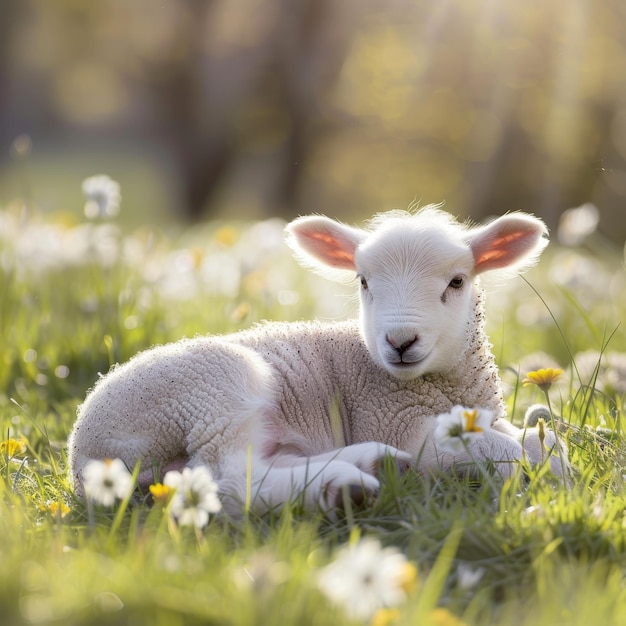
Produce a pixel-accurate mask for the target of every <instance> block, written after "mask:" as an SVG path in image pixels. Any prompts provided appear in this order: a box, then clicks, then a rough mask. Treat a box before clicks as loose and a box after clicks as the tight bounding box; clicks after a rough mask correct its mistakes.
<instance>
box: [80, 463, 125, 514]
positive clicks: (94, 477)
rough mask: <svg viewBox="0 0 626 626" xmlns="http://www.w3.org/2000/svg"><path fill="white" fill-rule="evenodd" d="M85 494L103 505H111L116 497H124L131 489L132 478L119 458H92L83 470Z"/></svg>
mask: <svg viewBox="0 0 626 626" xmlns="http://www.w3.org/2000/svg"><path fill="white" fill-rule="evenodd" d="M83 486H84V488H85V495H86V496H87V497H88V498H89V499H90V500H92V501H93V502H95V503H96V504H102V505H104V506H112V505H113V504H114V503H115V500H116V499H118V498H119V499H120V500H122V499H124V498H126V497H127V496H128V495H130V493H131V492H132V490H133V478H132V476H131V474H130V472H129V471H128V469H127V468H126V466H125V465H124V463H123V462H122V461H121V460H120V459H104V461H97V460H92V461H89V463H87V465H86V466H85V469H84V470H83Z"/></svg>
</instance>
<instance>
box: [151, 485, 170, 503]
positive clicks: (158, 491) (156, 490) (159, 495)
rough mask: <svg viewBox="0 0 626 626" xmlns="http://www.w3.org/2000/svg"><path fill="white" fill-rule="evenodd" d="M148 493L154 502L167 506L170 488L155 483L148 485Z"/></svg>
mask: <svg viewBox="0 0 626 626" xmlns="http://www.w3.org/2000/svg"><path fill="white" fill-rule="evenodd" d="M150 493H151V494H152V497H153V498H154V501H155V502H158V503H159V504H167V503H168V501H169V499H170V496H171V495H172V488H171V487H168V486H167V485H163V484H161V483H156V484H155V485H150Z"/></svg>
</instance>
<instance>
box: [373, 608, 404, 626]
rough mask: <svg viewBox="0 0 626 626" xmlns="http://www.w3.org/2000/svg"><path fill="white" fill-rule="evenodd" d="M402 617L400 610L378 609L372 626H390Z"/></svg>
mask: <svg viewBox="0 0 626 626" xmlns="http://www.w3.org/2000/svg"><path fill="white" fill-rule="evenodd" d="M399 617H400V611H399V610H398V609H386V608H385V609H378V611H376V613H374V616H373V617H372V621H371V626H389V625H390V624H393V623H394V622H395V621H396V620H397V619H398V618H399Z"/></svg>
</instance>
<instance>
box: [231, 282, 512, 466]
mask: <svg viewBox="0 0 626 626" xmlns="http://www.w3.org/2000/svg"><path fill="white" fill-rule="evenodd" d="M465 336H466V343H465V346H463V347H461V349H460V350H459V356H458V360H457V361H456V362H455V363H453V364H451V368H450V370H449V372H447V373H445V374H430V375H426V376H423V377H420V378H417V379H414V380H410V381H402V380H398V379H396V378H394V377H393V376H391V375H390V374H388V373H387V372H386V371H385V370H383V369H382V368H381V367H380V366H378V365H376V364H375V363H374V362H373V360H372V358H371V356H370V355H369V353H368V351H367V348H366V346H365V344H364V341H363V339H362V337H361V334H360V330H359V327H358V324H357V322H356V321H349V322H343V323H334V324H322V323H317V322H307V323H293V324H284V323H267V324H262V325H259V326H257V327H255V328H254V329H252V330H251V331H248V332H244V333H237V334H235V335H230V336H228V337H226V339H228V340H229V341H233V342H235V343H238V344H240V345H244V346H248V347H252V348H254V349H255V351H256V352H257V353H259V354H260V355H261V356H262V357H263V358H264V359H265V360H266V361H267V362H268V363H270V365H271V366H272V368H273V369H274V371H275V373H276V376H275V377H274V378H275V381H276V382H277V384H278V389H277V390H276V391H277V393H276V400H277V406H276V410H275V411H274V412H273V415H269V416H268V423H267V426H268V428H267V432H268V433H269V437H268V441H267V442H266V444H265V450H266V452H267V453H268V454H275V453H290V454H299V455H313V454H319V453H321V452H326V451H328V450H332V449H334V448H337V447H340V446H343V445H349V444H353V443H358V442H365V441H380V442H383V443H386V444H389V445H392V446H395V447H397V448H399V449H401V450H406V451H407V452H414V453H416V454H417V453H419V450H420V448H421V447H422V445H423V442H424V438H425V437H426V435H427V433H428V432H429V431H430V428H431V426H432V421H434V420H429V419H428V418H432V417H434V416H436V415H438V414H439V413H442V412H446V411H448V410H449V409H450V408H451V407H452V406H454V405H455V404H462V405H464V406H469V407H484V408H490V409H492V410H493V411H494V415H495V417H499V416H501V415H502V413H503V406H502V397H501V392H500V380H499V377H498V373H497V369H496V366H495V363H494V359H493V355H492V353H491V350H490V345H489V343H488V341H487V338H486V336H485V332H484V312H483V297H482V294H481V293H477V294H476V296H475V300H474V310H473V315H472V317H471V319H470V321H469V323H468V326H467V329H466V335H465Z"/></svg>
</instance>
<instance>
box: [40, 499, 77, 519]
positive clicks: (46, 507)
mask: <svg viewBox="0 0 626 626" xmlns="http://www.w3.org/2000/svg"><path fill="white" fill-rule="evenodd" d="M40 509H41V510H42V511H45V512H46V513H49V514H50V515H51V516H52V517H56V518H63V517H65V516H66V515H67V514H68V513H69V512H70V511H71V509H70V507H69V506H67V504H65V502H56V501H55V500H50V501H48V502H46V503H45V504H43V505H41V506H40Z"/></svg>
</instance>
